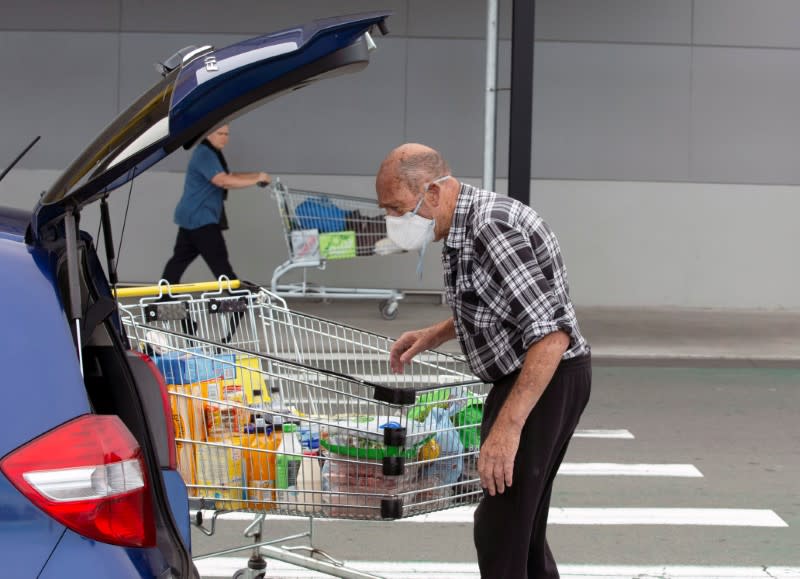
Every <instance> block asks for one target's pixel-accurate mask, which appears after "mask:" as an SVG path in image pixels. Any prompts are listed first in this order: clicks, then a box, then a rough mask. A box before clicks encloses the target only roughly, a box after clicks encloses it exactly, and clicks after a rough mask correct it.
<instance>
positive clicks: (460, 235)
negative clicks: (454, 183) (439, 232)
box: [445, 183, 475, 249]
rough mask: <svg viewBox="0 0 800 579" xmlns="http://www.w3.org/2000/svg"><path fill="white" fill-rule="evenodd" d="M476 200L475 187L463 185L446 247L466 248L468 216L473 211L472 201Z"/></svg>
mask: <svg viewBox="0 0 800 579" xmlns="http://www.w3.org/2000/svg"><path fill="white" fill-rule="evenodd" d="M474 198H475V187H473V186H472V185H468V184H466V183H461V189H460V190H459V192H458V199H457V200H456V208H455V211H453V222H452V223H451V224H450V232H449V233H448V234H447V239H446V240H445V245H446V246H447V247H452V248H454V249H460V248H461V247H463V246H464V241H465V239H466V236H467V225H468V224H467V216H468V215H469V212H470V209H472V200H473V199H474Z"/></svg>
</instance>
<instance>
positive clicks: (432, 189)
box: [425, 183, 442, 207]
mask: <svg viewBox="0 0 800 579" xmlns="http://www.w3.org/2000/svg"><path fill="white" fill-rule="evenodd" d="M425 200H426V201H427V202H428V203H429V204H430V206H431V207H438V206H439V203H441V200H442V188H441V187H439V184H438V183H431V184H430V185H428V190H427V191H425Z"/></svg>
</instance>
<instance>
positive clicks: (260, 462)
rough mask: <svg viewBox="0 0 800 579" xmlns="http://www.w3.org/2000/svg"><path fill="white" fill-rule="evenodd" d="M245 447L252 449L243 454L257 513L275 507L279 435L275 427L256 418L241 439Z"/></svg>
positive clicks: (253, 506)
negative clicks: (274, 430)
mask: <svg viewBox="0 0 800 579" xmlns="http://www.w3.org/2000/svg"><path fill="white" fill-rule="evenodd" d="M242 439H243V440H242V446H244V447H245V448H248V449H250V450H246V451H245V452H244V464H245V476H246V480H247V483H246V484H247V486H248V488H249V489H250V490H249V491H248V499H249V500H250V501H252V502H249V503H248V504H249V506H250V508H252V509H255V510H258V511H266V510H269V509H273V508H275V504H274V502H273V501H274V500H275V493H274V490H273V489H274V488H275V477H276V473H277V468H276V464H275V452H274V451H275V449H276V446H277V445H276V436H275V434H274V433H273V430H272V425H271V424H269V423H267V422H265V421H264V420H263V419H262V418H255V419H254V421H253V422H251V423H250V424H248V425H247V428H246V429H245V434H244V436H243V437H242Z"/></svg>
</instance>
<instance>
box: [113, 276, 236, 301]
mask: <svg viewBox="0 0 800 579" xmlns="http://www.w3.org/2000/svg"><path fill="white" fill-rule="evenodd" d="M241 284H242V282H240V281H239V280H238V279H231V280H227V281H224V282H220V281H219V280H218V281H204V282H198V283H179V284H175V285H172V286H169V290H170V291H171V292H172V293H173V294H179V293H196V292H208V291H214V290H219V289H220V288H221V289H229V290H232V289H239V287H240V286H241ZM164 291H165V286H164V284H161V285H141V286H133V287H123V288H117V289H116V290H113V291H112V294H113V295H114V297H117V298H143V297H151V296H159V295H161V294H162V293H164Z"/></svg>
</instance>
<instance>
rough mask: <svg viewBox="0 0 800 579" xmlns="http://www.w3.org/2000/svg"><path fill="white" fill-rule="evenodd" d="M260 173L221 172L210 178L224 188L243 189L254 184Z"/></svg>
mask: <svg viewBox="0 0 800 579" xmlns="http://www.w3.org/2000/svg"><path fill="white" fill-rule="evenodd" d="M261 175H262V174H261V173H223V174H220V175H217V176H216V177H215V178H214V179H212V183H214V184H215V185H217V186H218V187H223V188H224V189H244V188H245V187H253V186H255V185H256V184H257V183H258V181H259V177H260V176H261Z"/></svg>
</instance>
